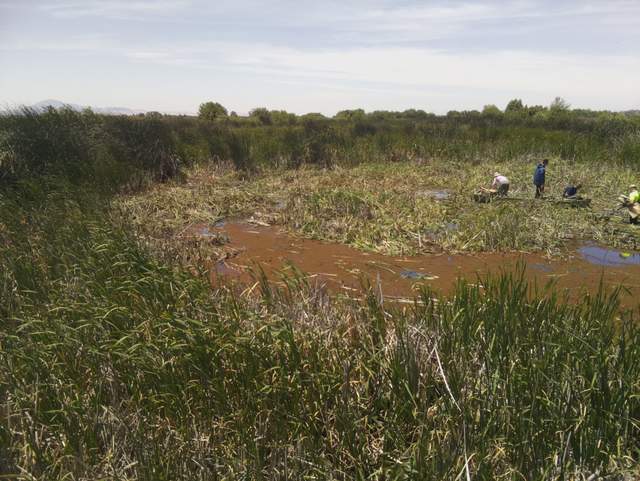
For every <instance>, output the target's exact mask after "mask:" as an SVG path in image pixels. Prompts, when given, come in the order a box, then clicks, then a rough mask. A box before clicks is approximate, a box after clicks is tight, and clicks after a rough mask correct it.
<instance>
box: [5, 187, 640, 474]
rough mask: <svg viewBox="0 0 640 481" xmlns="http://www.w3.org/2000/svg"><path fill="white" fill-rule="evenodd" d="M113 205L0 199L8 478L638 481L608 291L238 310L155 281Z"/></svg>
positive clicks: (255, 305) (624, 370)
mask: <svg viewBox="0 0 640 481" xmlns="http://www.w3.org/2000/svg"><path fill="white" fill-rule="evenodd" d="M28 189H30V191H31V193H28V192H27V190H28ZM330 198H331V205H333V206H335V208H339V209H342V210H343V211H344V212H347V213H349V212H356V210H358V209H362V208H366V206H367V205H368V204H367V203H366V202H363V201H362V200H361V199H358V198H355V197H353V196H352V195H351V194H349V193H346V192H341V191H336V192H334V193H333V194H332V195H331V197H330ZM104 201H105V199H102V198H101V197H99V196H95V195H93V194H91V193H88V192H86V191H85V192H83V191H81V190H78V189H75V188H69V187H66V186H64V185H60V184H55V183H53V184H46V185H44V184H40V185H36V184H32V185H31V187H27V186H22V187H20V188H17V189H13V190H11V191H3V192H2V193H0V226H2V231H0V236H1V238H2V239H3V242H1V243H0V279H1V281H2V282H0V345H1V346H2V349H1V350H0V409H1V412H2V413H3V415H2V416H1V417H0V440H1V441H2V442H0V472H2V473H3V475H5V476H9V477H18V476H22V477H29V479H35V480H48V479H105V478H112V479H141V480H158V479H163V480H180V479H184V480H187V479H216V478H217V479H238V478H243V479H259V478H262V479H274V478H282V479H303V478H305V477H315V478H320V479H336V478H339V479H402V480H404V479H407V480H408V479H434V480H435V479H455V478H456V476H458V475H459V474H460V473H464V472H465V470H466V469H468V470H469V476H470V477H471V478H472V479H476V480H492V479H496V478H510V477H518V478H526V479H532V480H543V479H545V480H546V479H563V478H564V479H585V478H588V477H589V476H590V475H592V474H594V473H599V475H600V476H608V475H610V476H612V477H614V476H617V477H618V478H620V479H621V478H622V477H623V476H625V475H626V476H628V477H630V478H633V477H634V476H637V474H638V473H637V463H638V452H639V449H640V445H639V444H638V440H639V439H640V432H639V431H638V426H639V425H640V424H639V423H640V396H639V392H640V384H639V381H638V380H639V379H640V362H639V360H640V329H639V328H638V324H637V322H636V320H634V319H632V318H629V317H628V316H627V315H624V316H623V317H622V318H619V317H618V314H617V312H618V310H617V309H618V304H617V300H616V296H615V294H614V295H613V296H612V297H607V296H605V295H596V296H593V297H585V298H583V299H582V300H581V301H580V302H579V303H578V304H575V305H567V304H564V303H563V302H561V301H559V300H557V299H556V298H555V297H554V295H553V290H552V289H550V290H549V291H548V292H537V293H536V292H534V291H532V290H530V288H529V286H527V284H526V283H525V282H524V281H523V280H522V278H521V277H519V276H518V275H516V276H507V275H505V276H502V277H499V278H495V279H482V282H481V283H482V287H480V286H479V285H473V286H472V285H466V284H461V285H460V286H459V287H458V289H457V291H456V293H455V295H454V296H453V297H451V298H449V299H444V298H437V297H435V296H434V295H433V294H432V293H430V292H426V291H424V292H422V293H420V297H419V299H418V302H417V303H416V304H415V305H413V306H411V307H410V308H409V309H395V308H393V307H391V306H388V305H386V304H382V303H380V301H379V300H378V297H377V289H369V290H365V293H364V294H365V299H364V302H362V303H346V302H339V301H331V300H329V299H327V297H326V294H325V293H323V292H322V291H320V290H317V289H314V288H312V287H310V286H309V285H307V284H306V281H305V280H304V277H302V276H300V277H289V278H286V279H285V283H284V285H283V287H281V288H277V287H273V286H270V285H269V284H268V283H267V282H266V281H265V280H264V279H260V278H259V279H258V281H260V282H259V286H260V287H259V288H260V289H261V290H260V292H259V294H258V295H257V296H254V297H253V298H249V297H243V296H241V295H238V294H234V293H233V292H232V291H231V290H227V289H218V290H214V291H212V290H211V288H210V286H209V284H208V282H207V281H206V279H205V278H204V277H202V278H200V277H197V276H196V277H194V276H193V275H191V274H189V273H187V272H185V271H184V270H181V269H178V268H174V267H172V266H167V265H162V264H160V263H158V262H157V261H156V260H154V259H153V258H152V257H151V256H150V255H149V253H148V252H146V251H145V250H144V249H143V248H142V247H141V246H140V245H138V244H137V243H136V241H135V239H134V238H133V237H132V236H131V235H130V234H128V233H127V229H126V225H122V224H121V222H120V221H119V220H118V219H117V218H113V217H110V216H109V215H107V212H108V211H107V210H105V209H106V204H105V202H104ZM323 201H324V200H323V198H319V199H318V202H323ZM354 209H355V210H354ZM25 219H28V220H27V221H26V222H25ZM463 476H464V475H463Z"/></svg>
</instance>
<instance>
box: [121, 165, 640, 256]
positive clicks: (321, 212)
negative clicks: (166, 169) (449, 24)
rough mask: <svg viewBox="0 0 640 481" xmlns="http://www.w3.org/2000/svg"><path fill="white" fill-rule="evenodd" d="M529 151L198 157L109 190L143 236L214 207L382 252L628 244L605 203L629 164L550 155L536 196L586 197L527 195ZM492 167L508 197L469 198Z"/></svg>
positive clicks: (623, 181)
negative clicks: (266, 167) (376, 158)
mask: <svg viewBox="0 0 640 481" xmlns="http://www.w3.org/2000/svg"><path fill="white" fill-rule="evenodd" d="M533 165H535V164H534V161H533V160H532V159H528V158H526V159H519V160H514V161H512V162H504V163H488V162H479V163H476V164H467V163H456V162H451V161H441V162H438V161H432V162H429V163H426V164H425V163H414V162H397V163H393V164H388V163H386V164H365V165H360V166H358V167H354V168H335V169H331V170H325V169H315V168H302V169H297V170H285V171H275V172H274V171H269V172H265V173H263V174H259V175H256V176H254V177H251V178H249V179H245V178H243V177H241V176H239V175H238V174H237V173H236V172H235V171H234V170H224V169H220V168H219V167H204V166H200V167H197V168H194V169H192V170H191V171H190V172H189V174H188V175H189V179H190V180H189V181H188V182H186V183H174V184H171V185H166V186H165V185H163V186H157V187H156V188H155V189H153V190H151V191H148V192H145V193H143V194H141V195H136V196H132V197H128V198H126V199H123V200H120V201H119V202H118V206H119V207H121V208H122V209H123V210H124V212H125V215H126V216H127V217H129V218H132V219H133V222H134V223H135V224H136V225H137V226H138V229H139V231H140V232H141V233H142V234H143V235H144V236H145V237H146V238H155V239H164V238H166V237H167V236H168V235H171V234H172V233H175V232H180V231H181V230H182V229H184V228H185V227H188V226H189V225H192V224H198V223H205V224H207V223H212V222H214V221H215V220H218V219H220V218H224V217H231V218H234V217H251V216H252V217H254V218H258V219H261V220H263V221H266V222H269V223H278V224H283V225H285V226H287V227H288V228H290V229H291V230H292V231H294V232H298V233H300V234H302V235H304V236H308V237H312V238H316V239H325V240H331V241H335V242H341V243H346V244H350V245H352V246H355V247H358V248H361V249H364V250H370V251H377V252H381V253H385V254H417V253H424V252H434V251H440V250H443V249H444V250H446V251H450V252H469V251H514V250H515V251H543V252H546V253H548V254H550V255H559V254H560V255H561V254H563V253H564V252H565V251H566V249H567V247H569V246H570V245H571V241H572V240H574V239H578V240H586V241H596V242H598V243H602V244H606V245H610V246H615V247H625V248H631V249H634V248H637V247H638V236H637V233H636V232H635V231H634V228H633V226H629V225H628V224H627V223H626V222H625V217H624V215H623V213H622V212H614V210H615V206H616V198H617V195H618V193H620V192H623V191H624V189H626V186H627V185H628V184H630V183H632V182H633V179H634V175H635V174H634V172H633V171H631V170H630V169H628V168H624V167H615V166H604V165H598V164H593V165H591V166H590V167H589V169H588V170H585V166H584V164H577V163H573V162H568V161H562V160H560V159H552V161H551V165H550V169H549V171H550V172H549V174H548V177H549V181H548V186H547V189H548V190H547V196H548V198H550V199H556V200H557V199H559V198H560V197H561V193H562V190H563V189H564V186H565V185H567V184H569V183H572V182H575V183H582V184H583V185H584V195H585V196H588V197H590V198H591V199H592V207H591V208H590V209H574V208H569V207H567V206H566V205H560V204H557V203H554V202H551V201H549V202H542V201H536V200H534V199H533V188H532V186H531V170H532V166H533ZM494 170H500V171H501V172H503V173H504V174H506V175H508V176H509V178H510V179H511V182H512V189H511V192H510V195H511V197H514V198H516V200H511V201H505V202H496V203H492V204H476V203H474V202H473V201H472V199H471V197H472V193H473V191H474V190H475V189H476V188H477V187H478V186H480V185H487V182H488V181H489V180H490V179H491V176H492V173H493V171H494Z"/></svg>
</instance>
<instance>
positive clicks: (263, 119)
mask: <svg viewBox="0 0 640 481" xmlns="http://www.w3.org/2000/svg"><path fill="white" fill-rule="evenodd" d="M249 117H253V118H255V119H257V120H259V121H260V123H261V124H262V125H271V124H272V123H273V118H272V116H271V112H269V109H267V108H265V107H257V108H255V109H253V110H252V111H251V112H249Z"/></svg>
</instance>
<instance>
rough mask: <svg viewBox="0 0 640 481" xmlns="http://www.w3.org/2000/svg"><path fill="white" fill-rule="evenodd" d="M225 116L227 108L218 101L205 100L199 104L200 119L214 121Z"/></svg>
mask: <svg viewBox="0 0 640 481" xmlns="http://www.w3.org/2000/svg"><path fill="white" fill-rule="evenodd" d="M226 116H227V109H226V108H224V107H223V106H222V105H221V104H219V103H218V102H205V103H202V104H200V108H199V109H198V117H200V118H201V119H202V120H208V121H214V120H218V119H221V118H225V117H226Z"/></svg>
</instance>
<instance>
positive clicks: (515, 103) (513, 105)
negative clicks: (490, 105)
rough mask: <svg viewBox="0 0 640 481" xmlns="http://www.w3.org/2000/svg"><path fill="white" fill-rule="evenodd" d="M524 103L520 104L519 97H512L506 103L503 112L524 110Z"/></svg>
mask: <svg viewBox="0 0 640 481" xmlns="http://www.w3.org/2000/svg"><path fill="white" fill-rule="evenodd" d="M524 108H525V107H524V105H523V104H522V100H520V99H513V100H511V101H509V103H508V104H507V107H506V108H505V109H504V111H505V112H507V113H514V112H516V113H517V112H522V111H523V110H524Z"/></svg>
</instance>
